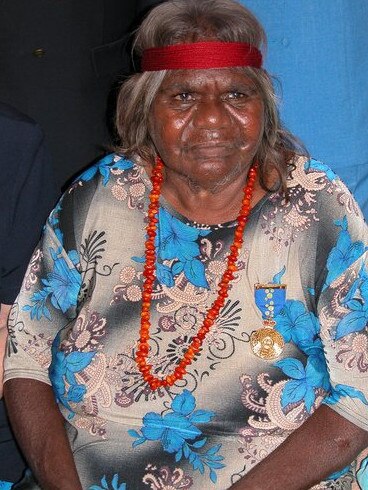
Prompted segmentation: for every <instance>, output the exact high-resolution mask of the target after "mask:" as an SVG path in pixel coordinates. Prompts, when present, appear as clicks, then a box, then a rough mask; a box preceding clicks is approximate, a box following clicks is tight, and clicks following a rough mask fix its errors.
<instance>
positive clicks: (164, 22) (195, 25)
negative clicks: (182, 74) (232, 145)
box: [116, 0, 307, 195]
mask: <svg viewBox="0 0 368 490" xmlns="http://www.w3.org/2000/svg"><path fill="white" fill-rule="evenodd" d="M208 39H216V40H220V41H225V42H244V43H249V44H252V45H254V46H256V47H257V48H258V49H259V50H261V51H263V52H264V51H265V48H266V35H265V32H264V30H263V27H262V26H261V24H260V23H259V21H258V20H257V19H256V17H255V16H254V15H253V14H252V13H251V12H250V11H249V10H248V9H246V8H245V7H243V6H242V5H240V4H238V3H237V2H235V1H233V0H201V1H198V0H169V1H166V2H164V3H162V4H160V5H158V6H156V7H155V8H154V9H153V10H152V11H151V12H150V13H149V14H148V16H147V17H146V18H145V19H144V21H143V22H142V24H141V26H140V27H139V28H138V30H137V32H136V36H135V41H134V50H135V53H136V54H137V55H138V56H141V55H142V53H143V51H144V50H145V49H147V48H152V47H162V46H167V45H171V44H178V43H183V42H196V41H200V40H208ZM237 69H238V70H241V71H242V72H243V73H244V74H245V75H246V76H247V77H249V78H250V79H251V80H252V81H253V83H254V84H255V87H256V89H257V90H258V91H259V94H260V96H261V97H262V99H263V103H264V120H265V126H264V132H263V136H262V139H261V143H260V145H259V148H258V151H257V154H256V156H255V158H256V160H257V162H258V165H259V178H260V184H261V186H262V187H263V188H264V189H265V190H269V189H268V188H267V177H268V176H269V174H270V172H271V171H272V170H273V169H274V170H276V171H277V173H278V175H279V182H280V186H281V187H282V189H283V191H284V193H285V195H287V187H286V179H287V176H288V166H289V165H290V164H292V163H293V160H294V158H295V157H296V156H297V155H298V154H307V152H306V150H305V148H304V147H303V145H302V144H301V143H300V142H299V141H298V140H297V138H296V137H295V136H293V135H292V134H291V133H290V132H289V131H287V130H286V129H285V128H284V127H283V125H282V123H281V121H280V117H279V113H278V107H277V97H276V95H275V91H274V88H273V84H272V80H271V78H270V76H269V74H268V73H267V72H266V71H265V70H264V69H257V68H253V67H241V68H237ZM166 73H167V70H162V71H154V72H143V73H137V74H134V75H132V76H131V77H130V78H128V79H127V80H126V81H125V82H124V83H123V84H122V86H121V88H120V91H119V95H118V100H117V111H116V128H117V133H118V136H119V139H120V144H119V146H118V147H117V148H116V150H117V151H118V152H119V153H120V154H122V155H124V156H125V157H127V158H132V159H135V158H136V157H139V158H141V159H143V160H144V161H146V162H149V163H153V162H154V159H155V157H156V151H155V147H154V145H153V142H152V140H151V138H150V134H149V129H148V127H149V124H148V121H149V115H150V110H151V106H152V102H153V100H154V99H155V96H156V94H157V92H158V90H159V88H160V86H161V83H162V82H163V80H164V78H165V76H166Z"/></svg>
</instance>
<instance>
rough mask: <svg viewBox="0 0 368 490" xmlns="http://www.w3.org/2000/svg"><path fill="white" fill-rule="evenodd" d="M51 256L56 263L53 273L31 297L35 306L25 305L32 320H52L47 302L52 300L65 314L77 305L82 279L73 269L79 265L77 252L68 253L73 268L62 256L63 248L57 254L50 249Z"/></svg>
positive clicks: (50, 273)
mask: <svg viewBox="0 0 368 490" xmlns="http://www.w3.org/2000/svg"><path fill="white" fill-rule="evenodd" d="M50 254H51V257H52V259H53V261H54V267H53V270H52V272H49V273H48V274H47V278H46V279H41V282H42V284H43V288H42V289H39V290H38V291H35V292H34V294H33V295H32V297H31V301H32V303H33V305H25V306H24V307H23V310H24V311H29V312H30V316H31V319H32V320H33V319H34V318H36V319H37V320H40V319H41V317H42V316H45V317H46V318H48V319H49V320H51V313H50V310H49V309H48V307H47V306H46V302H47V300H48V299H50V301H51V304H52V306H53V307H54V308H56V309H58V310H61V311H62V312H63V313H65V312H66V311H67V310H68V309H69V308H70V307H72V306H75V305H76V304H77V299H78V294H79V290H80V287H81V284H82V277H81V274H80V273H79V272H78V270H77V269H76V268H75V267H73V266H75V265H78V263H79V258H78V253H77V252H76V251H75V250H71V251H70V252H68V258H69V260H70V261H71V262H72V264H73V266H69V264H68V263H67V261H66V260H65V258H64V257H63V256H62V255H61V248H60V249H58V250H57V251H56V252H55V250H53V249H52V248H50Z"/></svg>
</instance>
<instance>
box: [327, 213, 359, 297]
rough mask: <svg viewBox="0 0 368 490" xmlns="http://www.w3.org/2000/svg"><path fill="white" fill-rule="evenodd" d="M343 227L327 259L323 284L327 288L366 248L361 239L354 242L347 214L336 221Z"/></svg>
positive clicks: (337, 224)
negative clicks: (349, 229)
mask: <svg viewBox="0 0 368 490" xmlns="http://www.w3.org/2000/svg"><path fill="white" fill-rule="evenodd" d="M335 224H336V226H338V227H340V228H341V231H340V234H339V237H338V239H337V242H336V245H335V247H334V248H333V249H332V250H331V252H330V254H329V256H328V259H327V264H326V266H327V270H328V273H327V277H326V282H325V284H324V286H323V290H324V289H326V288H327V287H328V286H329V285H330V284H331V283H332V282H333V281H334V280H335V279H336V278H337V277H339V275H340V274H342V273H343V272H344V271H345V270H346V269H347V268H348V267H350V266H351V264H353V263H354V262H355V261H356V260H357V259H358V258H359V257H360V256H361V255H362V254H363V253H364V252H365V251H366V250H367V248H366V247H364V243H363V242H361V241H356V242H353V241H352V239H351V236H350V233H349V231H348V221H347V218H346V216H344V218H343V219H342V220H336V221H335Z"/></svg>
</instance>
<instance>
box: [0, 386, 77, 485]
mask: <svg viewBox="0 0 368 490" xmlns="http://www.w3.org/2000/svg"><path fill="white" fill-rule="evenodd" d="M4 394H5V401H6V405H7V408H8V415H9V418H10V422H11V425H12V428H13V430H14V434H15V436H16V439H17V441H18V443H19V446H20V447H21V449H22V451H23V454H24V456H25V458H26V460H27V462H28V464H29V466H30V468H31V469H32V471H33V474H34V476H35V478H36V479H37V481H38V483H39V485H40V487H41V488H42V490H82V486H81V483H80V481H79V477H78V474H77V470H76V466H75V464H74V459H73V454H72V451H71V449H70V445H69V441H68V438H67V435H66V431H65V428H64V418H63V416H62V415H61V413H60V411H59V408H58V406H57V404H56V402H55V397H54V393H53V391H52V388H51V386H49V385H48V384H45V383H41V382H40V381H35V380H32V379H22V378H19V379H11V380H9V381H6V383H5V384H4Z"/></svg>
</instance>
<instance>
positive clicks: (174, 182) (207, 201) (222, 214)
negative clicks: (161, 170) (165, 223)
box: [162, 174, 266, 225]
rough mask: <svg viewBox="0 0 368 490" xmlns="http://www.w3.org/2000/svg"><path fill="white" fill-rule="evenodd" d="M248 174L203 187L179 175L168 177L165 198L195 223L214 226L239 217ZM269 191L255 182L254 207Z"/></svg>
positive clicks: (165, 185) (166, 177)
mask: <svg viewBox="0 0 368 490" xmlns="http://www.w3.org/2000/svg"><path fill="white" fill-rule="evenodd" d="M246 180H247V179H246V175H242V176H241V178H236V179H234V180H230V181H228V182H208V183H205V184H204V185H201V184H200V183H198V182H193V181H191V180H190V179H188V178H185V177H182V176H179V175H178V174H174V175H171V174H168V175H166V176H165V181H164V183H163V185H162V196H163V197H164V198H165V199H166V201H167V202H168V203H169V204H170V205H171V206H172V207H173V208H174V209H175V210H176V211H177V212H178V213H180V214H182V215H183V216H185V217H186V218H188V219H190V220H191V221H196V222H197V223H205V224H208V225H214V224H219V223H225V222H227V221H232V220H234V219H236V218H237V216H238V214H239V210H240V206H241V202H242V199H243V189H244V186H245V185H246ZM265 194H266V192H265V191H264V190H263V189H262V188H261V187H260V185H259V182H258V181H257V182H256V185H255V189H254V192H253V197H252V203H251V205H252V207H254V206H255V205H256V204H257V202H258V201H259V200H260V199H262V197H263V196H264V195H265Z"/></svg>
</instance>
